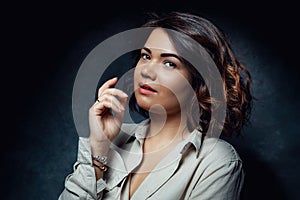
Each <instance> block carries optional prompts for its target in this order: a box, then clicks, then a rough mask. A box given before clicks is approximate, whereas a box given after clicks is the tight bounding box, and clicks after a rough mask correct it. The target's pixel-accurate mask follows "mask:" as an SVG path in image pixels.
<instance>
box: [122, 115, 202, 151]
mask: <svg viewBox="0 0 300 200" xmlns="http://www.w3.org/2000/svg"><path fill="white" fill-rule="evenodd" d="M149 122H150V119H145V120H143V121H141V122H140V123H139V124H137V125H136V127H135V128H134V129H133V131H132V133H131V137H129V138H128V140H127V141H126V143H130V142H132V141H133V140H134V139H137V140H138V141H139V142H140V143H141V144H142V143H143V140H144V138H145V137H146V134H147V129H148V127H149ZM203 136H204V135H203V133H201V132H200V131H199V130H197V129H194V131H192V132H191V133H190V135H189V136H188V137H187V138H186V139H185V140H184V141H182V142H183V145H182V148H181V151H180V153H181V154H183V153H184V152H185V151H186V150H188V148H189V147H190V146H191V145H192V146H193V147H194V149H195V151H196V157H198V156H199V152H200V147H201V144H202V137H203Z"/></svg>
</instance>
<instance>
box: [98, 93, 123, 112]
mask: <svg viewBox="0 0 300 200" xmlns="http://www.w3.org/2000/svg"><path fill="white" fill-rule="evenodd" d="M109 109H112V110H113V111H114V112H115V113H118V112H122V111H124V110H125V108H124V107H123V105H122V104H121V103H120V101H119V100H118V99H117V98H116V97H114V96H112V95H108V94H106V95H103V96H102V97H101V99H100V102H99V103H98V102H96V103H95V104H94V110H95V113H96V114H97V115H103V113H104V112H105V111H108V110H109Z"/></svg>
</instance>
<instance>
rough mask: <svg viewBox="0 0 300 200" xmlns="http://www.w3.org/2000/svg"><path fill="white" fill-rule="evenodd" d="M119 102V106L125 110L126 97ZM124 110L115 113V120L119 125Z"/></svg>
mask: <svg viewBox="0 0 300 200" xmlns="http://www.w3.org/2000/svg"><path fill="white" fill-rule="evenodd" d="M119 101H120V103H121V105H122V106H123V107H124V108H125V109H126V103H127V97H123V98H120V100H119ZM125 109H124V110H122V111H121V112H118V113H116V118H117V120H118V121H119V123H122V122H123V119H124V114H125Z"/></svg>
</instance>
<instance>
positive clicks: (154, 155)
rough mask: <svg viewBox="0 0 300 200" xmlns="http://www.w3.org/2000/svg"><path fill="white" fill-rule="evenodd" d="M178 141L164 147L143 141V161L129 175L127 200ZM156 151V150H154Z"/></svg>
mask: <svg viewBox="0 0 300 200" xmlns="http://www.w3.org/2000/svg"><path fill="white" fill-rule="evenodd" d="M179 142H180V141H179V140H178V141H177V140H176V141H173V142H172V143H169V144H168V145H165V146H160V147H159V146H157V145H155V144H154V143H151V142H148V143H147V141H146V140H145V143H144V147H143V148H144V154H143V160H142V162H141V164H140V166H139V167H138V168H137V169H136V170H135V172H134V173H132V174H131V181H130V189H129V190H130V191H129V198H131V197H132V196H133V194H134V192H135V191H136V190H137V189H138V187H139V186H140V185H141V184H142V182H143V181H144V180H145V179H146V178H147V176H148V175H149V174H150V173H151V171H152V170H153V169H154V168H155V166H156V165H157V164H158V163H159V162H160V161H161V160H162V159H163V158H164V157H166V156H167V154H168V153H170V151H172V149H174V147H175V146H176V145H177V144H178V143H179ZM156 149H158V150H156Z"/></svg>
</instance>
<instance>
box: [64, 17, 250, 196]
mask: <svg viewBox="0 0 300 200" xmlns="http://www.w3.org/2000/svg"><path fill="white" fill-rule="evenodd" d="M143 27H153V30H152V31H151V33H150V35H149V37H148V39H147V41H146V42H145V45H144V47H143V48H142V49H141V50H140V56H139V59H138V61H137V64H136V67H135V69H134V95H133V96H132V97H131V98H130V100H129V105H130V108H131V109H133V110H135V111H137V112H139V113H141V114H143V115H144V116H145V117H146V118H147V119H145V120H143V121H142V122H140V123H139V124H138V125H137V126H130V125H126V126H123V125H122V123H123V120H124V112H125V108H126V102H127V100H128V94H126V93H125V92H123V91H122V90H120V89H117V88H114V87H113V86H114V85H115V84H116V83H117V81H118V79H117V78H113V79H110V80H108V81H107V82H105V83H104V84H103V85H102V86H101V87H100V88H99V90H98V99H97V101H96V102H95V103H94V105H93V106H92V107H91V108H90V111H89V126H90V137H89V138H80V139H79V149H78V161H77V162H76V163H75V164H74V172H73V173H72V174H70V175H69V176H68V177H67V178H66V182H65V189H64V191H63V192H62V193H61V195H60V197H59V199H61V200H62V199H138V200H140V199H164V200H165V199H172V200H174V199H230V200H232V199H239V198H240V194H241V189H242V186H243V179H244V174H243V169H242V161H241V159H240V157H239V156H238V153H237V152H236V150H235V149H234V148H233V146H231V145H230V144H229V143H228V142H226V141H225V140H222V139H219V138H218V136H219V135H218V134H216V132H218V131H220V133H221V134H222V136H231V135H232V134H237V135H239V134H240V132H241V130H242V128H243V126H244V125H245V124H246V123H247V121H248V119H249V114H250V111H251V102H252V96H251V94H250V81H251V77H250V74H249V72H248V71H247V69H246V68H245V67H244V66H243V65H241V64H240V63H239V62H238V60H237V59H236V57H235V55H234V53H233V51H232V49H231V47H230V45H229V43H228V42H227V41H226V38H225V36H224V35H223V33H222V32H221V31H220V30H219V29H218V28H217V27H216V26H215V25H213V24H212V23H211V22H210V21H209V20H207V19H205V18H202V17H199V16H195V15H192V14H189V13H178V12H171V13H169V14H168V15H165V16H161V17H157V16H156V18H154V19H151V20H150V21H149V22H147V23H146V24H144V26H143ZM170 30H173V31H176V32H178V33H181V34H184V35H186V36H189V37H190V38H192V39H193V40H194V41H196V42H198V43H199V44H200V45H201V46H202V47H203V48H204V49H205V51H206V52H207V53H208V54H209V55H210V57H211V58H212V60H213V62H214V64H215V66H216V68H217V69H218V72H219V74H220V77H221V78H222V82H223V87H222V89H223V91H222V94H224V100H225V103H226V107H225V108H226V110H225V119H224V121H218V120H217V119H216V118H215V117H214V116H213V114H212V112H216V111H218V109H220V108H222V106H221V105H222V98H221V99H218V98H217V97H212V96H210V92H211V90H210V87H208V86H209V81H211V80H213V79H211V77H210V78H209V79H208V80H207V79H206V77H202V75H201V74H200V73H199V72H198V71H197V70H196V68H195V66H193V65H192V64H191V62H189V61H188V60H187V59H186V58H184V57H183V56H182V52H186V51H191V50H195V47H192V48H190V45H187V44H188V42H186V41H185V40H184V39H182V38H180V37H178V36H177V35H176V34H175V35H172V32H171V31H170ZM211 82H213V81H211ZM188 88H191V90H190V89H188ZM193 97H194V98H193ZM216 105H217V106H216ZM197 108H198V109H197ZM223 108H224V107H223ZM111 110H112V111H113V112H110V111H111ZM195 110H196V111H197V113H196V115H194V114H192V113H195V112H192V111H195ZM191 116H192V117H191ZM195 116H196V117H195ZM210 127H217V128H214V129H210ZM211 130H212V131H211ZM124 133H126V134H124ZM213 136H214V137H213ZM112 142H113V143H112Z"/></svg>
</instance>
